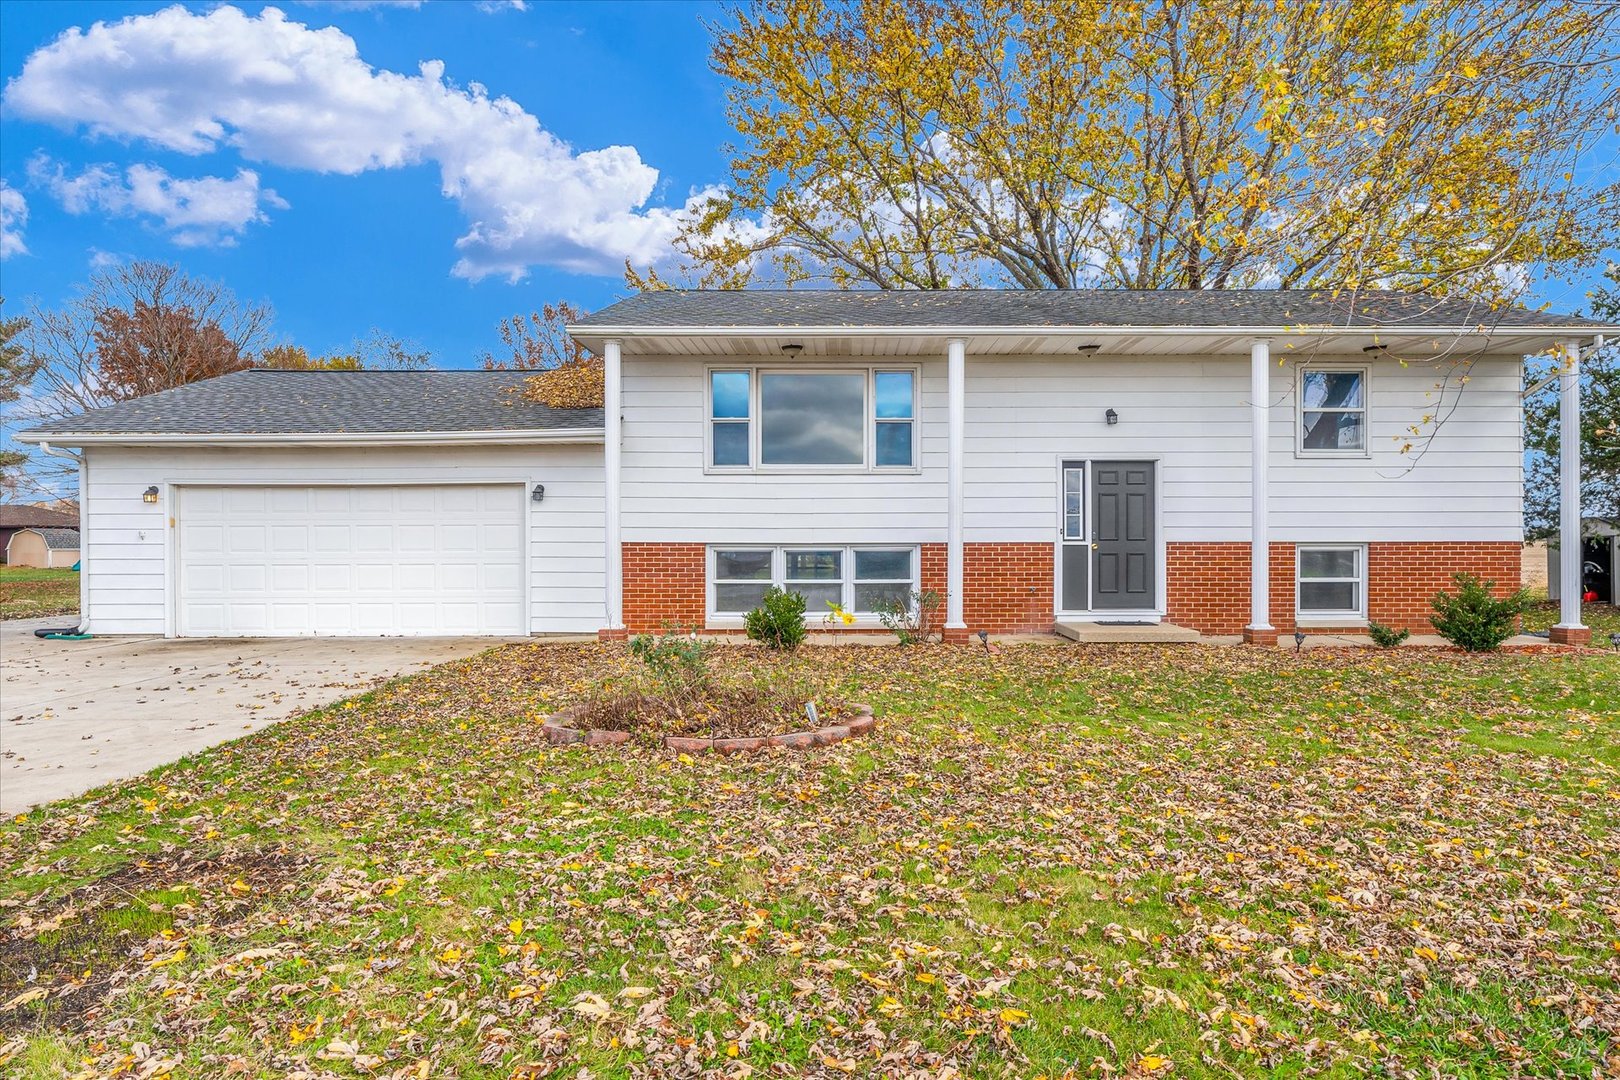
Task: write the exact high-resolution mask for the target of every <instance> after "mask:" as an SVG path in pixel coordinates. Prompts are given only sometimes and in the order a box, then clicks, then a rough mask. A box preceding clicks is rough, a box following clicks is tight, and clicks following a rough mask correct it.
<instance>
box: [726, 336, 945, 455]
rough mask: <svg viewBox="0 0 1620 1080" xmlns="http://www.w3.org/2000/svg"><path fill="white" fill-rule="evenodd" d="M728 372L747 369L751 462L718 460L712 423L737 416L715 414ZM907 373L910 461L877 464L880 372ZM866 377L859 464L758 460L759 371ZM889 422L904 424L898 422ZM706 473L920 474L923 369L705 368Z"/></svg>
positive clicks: (900, 366)
mask: <svg viewBox="0 0 1620 1080" xmlns="http://www.w3.org/2000/svg"><path fill="white" fill-rule="evenodd" d="M724 371H744V372H747V373H748V420H747V424H748V461H749V464H747V465H716V464H714V425H715V424H716V423H727V422H731V423H736V422H738V419H737V418H736V417H724V416H719V417H717V416H715V415H714V374H715V372H724ZM890 371H904V372H907V373H909V374H910V375H911V421H910V423H911V464H910V465H878V464H877V427H878V423H879V421H878V418H877V375H878V373H879V372H890ZM855 374H862V375H865V377H866V387H865V396H864V399H863V401H862V412H863V414H864V416H865V428H864V431H863V447H862V453H863V455H864V457H863V460H862V463H861V464H859V465H766V464H764V463H763V462H762V461H761V460H760V446H761V431H760V429H761V427H762V417H761V415H760V392H761V382H760V376H761V375H855ZM884 422H885V423H897V422H903V421H899V420H893V421H884ZM703 471H704V472H705V473H707V474H710V475H716V476H748V475H756V474H762V475H783V476H795V475H796V476H826V475H844V476H850V475H864V474H867V473H871V474H875V475H878V476H906V475H915V474H917V473H920V472H922V367H921V366H920V365H917V364H839V365H826V366H820V367H806V366H805V365H803V364H710V365H708V366H707V367H706V368H705V369H704V372H703Z"/></svg>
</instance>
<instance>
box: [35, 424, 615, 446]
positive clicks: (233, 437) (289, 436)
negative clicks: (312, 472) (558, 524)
mask: <svg viewBox="0 0 1620 1080" xmlns="http://www.w3.org/2000/svg"><path fill="white" fill-rule="evenodd" d="M15 437H16V439H17V441H18V442H24V443H47V442H48V443H55V444H58V445H61V446H95V445H102V444H108V445H118V446H512V445H524V444H533V443H599V442H601V441H602V429H601V428H559V429H554V430H533V431H388V432H375V431H324V432H322V431H298V432H272V433H266V432H228V433H222V434H213V435H199V434H189V433H187V434H181V433H161V432H159V433H146V434H132V433H119V432H95V431H87V432H56V431H50V432H47V431H23V432H18V433H17V435H16V436H15Z"/></svg>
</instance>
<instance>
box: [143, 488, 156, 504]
mask: <svg viewBox="0 0 1620 1080" xmlns="http://www.w3.org/2000/svg"><path fill="white" fill-rule="evenodd" d="M157 501H158V489H157V485H156V484H153V485H152V486H151V487H149V488H147V489H146V490H145V491H143V492H141V502H143V503H155V502H157Z"/></svg>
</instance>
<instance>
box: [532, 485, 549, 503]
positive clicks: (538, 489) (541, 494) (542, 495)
mask: <svg viewBox="0 0 1620 1080" xmlns="http://www.w3.org/2000/svg"><path fill="white" fill-rule="evenodd" d="M529 498H531V499H533V500H534V501H535V502H545V501H546V485H544V484H536V485H534V490H533V491H531V492H529Z"/></svg>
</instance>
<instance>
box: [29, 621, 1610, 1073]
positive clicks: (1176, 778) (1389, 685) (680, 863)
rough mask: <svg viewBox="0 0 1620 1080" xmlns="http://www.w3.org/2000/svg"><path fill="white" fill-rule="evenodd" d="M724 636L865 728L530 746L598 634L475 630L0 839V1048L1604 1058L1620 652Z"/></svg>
mask: <svg viewBox="0 0 1620 1080" xmlns="http://www.w3.org/2000/svg"><path fill="white" fill-rule="evenodd" d="M721 655H722V658H723V660H722V662H723V663H724V664H726V665H727V667H728V668H731V669H736V668H742V667H762V668H767V669H770V670H775V669H776V668H778V667H781V666H791V667H792V668H794V669H795V672H794V674H795V675H796V676H802V677H805V678H809V679H813V680H815V681H819V682H821V683H823V684H825V685H828V686H830V687H831V686H836V687H842V688H843V692H845V693H847V694H849V695H851V696H858V698H859V699H860V700H867V701H870V702H872V703H873V704H874V706H875V707H876V708H877V711H878V715H879V717H880V725H879V728H878V730H877V731H876V732H875V733H874V734H873V735H871V736H868V737H866V738H863V739H860V740H854V741H851V742H849V743H844V744H840V745H839V746H837V747H833V748H830V749H827V750H822V751H817V752H812V753H793V752H782V751H776V752H771V753H766V754H760V755H752V756H742V757H735V758H708V757H698V758H696V759H695V760H689V761H682V760H681V759H679V758H678V757H676V756H673V755H670V754H666V753H664V752H662V751H660V750H655V749H651V748H648V747H639V746H632V747H629V748H619V749H612V750H590V749H585V748H565V749H557V748H551V747H549V746H547V745H545V744H544V742H543V740H542V739H541V738H540V737H539V724H538V723H537V717H539V716H541V715H543V714H545V713H546V712H549V711H550V710H551V709H553V708H555V707H558V706H560V705H562V704H566V703H568V702H569V701H571V700H573V699H574V698H575V697H577V696H578V694H579V693H580V692H581V690H582V689H583V688H584V687H586V686H588V685H590V684H591V683H592V681H593V680H595V679H597V678H599V677H601V676H602V675H603V674H604V673H613V672H615V671H618V670H621V668H622V667H623V665H625V664H626V663H627V661H626V659H625V657H624V653H623V650H622V648H620V647H615V646H598V645H587V646H575V645H567V646H565V645H543V644H537V645H520V646H509V647H503V648H501V649H497V650H493V651H491V652H489V653H486V654H484V655H483V656H480V657H476V658H473V659H471V660H467V661H462V662H457V663H453V664H449V665H445V666H444V667H441V668H437V669H434V670H433V671H431V672H427V673H424V674H422V675H420V676H417V677H414V678H411V679H407V680H401V681H399V682H395V683H392V684H389V685H387V686H385V687H382V688H380V689H378V690H376V691H373V692H371V693H368V694H365V695H363V696H361V697H359V698H355V699H352V700H350V701H349V702H346V703H342V704H340V705H337V706H333V707H330V708H327V709H324V710H321V711H319V712H316V713H312V714H310V715H308V716H305V717H303V718H301V719H298V720H295V721H290V722H287V723H284V724H280V725H277V726H275V727H272V728H270V729H267V730H265V731H263V732H260V733H257V734H255V735H253V736H251V737H249V738H246V739H243V740H240V741H238V742H235V743H231V744H227V745H225V746H222V747H218V748H216V749H214V750H211V751H208V752H206V753H203V754H199V755H196V756H195V757H193V758H190V759H187V760H186V761H184V762H181V763H179V764H177V765H174V766H171V767H168V768H166V769H161V770H158V771H157V772H155V773H153V774H151V775H149V776H147V777H143V778H139V779H136V780H132V781H128V782H125V783H120V784H115V785H112V786H109V787H107V788H104V789H102V790H100V791H98V792H95V793H92V794H91V795H90V796H87V797H85V798H82V799H77V800H72V801H68V802H64V803H58V804H54V805H52V806H49V807H45V808H42V809H40V810H37V811H35V812H33V813H30V814H28V815H25V816H23V817H21V818H19V819H17V820H16V821H14V822H11V823H9V824H6V825H4V826H3V827H0V868H3V871H4V872H3V873H0V924H3V925H4V927H5V932H6V934H7V936H8V937H9V939H10V942H11V944H9V945H5V946H4V951H0V1007H3V1006H4V1004H5V1002H6V1001H9V1000H12V999H13V998H15V997H16V996H17V995H18V994H20V993H25V992H27V990H28V989H30V988H35V987H43V988H46V989H48V990H49V992H50V994H51V995H52V996H51V998H50V999H49V1000H47V1001H45V1002H43V1003H42V1002H41V1001H38V1000H35V1001H26V1002H24V1003H22V1004H19V1005H17V1006H15V1007H13V1008H11V1009H10V1010H9V1011H7V1012H0V1071H4V1070H6V1069H9V1070H12V1071H18V1072H19V1075H24V1076H42V1077H51V1076H64V1077H65V1076H70V1075H76V1074H79V1073H81V1072H83V1071H84V1070H89V1071H88V1072H87V1073H86V1075H107V1074H111V1073H113V1072H114V1071H115V1070H117V1069H119V1068H122V1067H126V1066H127V1063H128V1061H129V1058H130V1055H131V1054H134V1053H136V1052H137V1051H136V1050H135V1046H136V1044H142V1046H143V1047H144V1050H142V1051H140V1052H141V1053H145V1054H146V1055H148V1057H149V1059H150V1058H151V1057H158V1058H163V1059H165V1060H174V1061H176V1062H180V1063H181V1064H180V1065H179V1066H177V1068H176V1071H175V1075H227V1074H232V1075H236V1074H239V1075H244V1076H281V1075H286V1074H287V1073H288V1072H291V1071H298V1070H300V1069H302V1070H306V1071H310V1072H319V1071H320V1070H323V1069H324V1070H330V1071H331V1072H333V1073H335V1074H337V1075H361V1074H365V1073H368V1072H369V1073H372V1074H377V1073H385V1074H392V1075H417V1071H418V1070H421V1071H422V1074H423V1075H430V1076H450V1075H456V1076H468V1077H508V1076H513V1075H518V1076H525V1075H530V1073H529V1072H527V1071H525V1067H526V1066H530V1065H532V1066H535V1071H534V1073H533V1074H534V1075H543V1074H545V1073H548V1072H553V1071H554V1072H556V1073H557V1074H558V1075H570V1076H572V1075H575V1074H577V1073H579V1072H580V1070H581V1069H585V1070H589V1071H590V1072H591V1073H593V1074H594V1075H597V1076H612V1075H622V1074H625V1073H628V1072H631V1071H640V1072H642V1073H644V1074H648V1075H665V1074H671V1073H676V1072H695V1071H702V1070H712V1071H713V1072H714V1074H715V1075H720V1076H728V1075H738V1074H740V1073H741V1071H742V1070H741V1067H742V1066H747V1067H748V1068H749V1069H752V1070H754V1071H755V1072H756V1073H765V1072H769V1071H771V1070H773V1069H774V1070H781V1071H784V1072H786V1073H789V1074H792V1075H829V1076H834V1075H846V1074H849V1073H855V1074H860V1075H874V1076H875V1075H885V1076H887V1075H920V1074H927V1075H937V1074H938V1073H940V1072H941V1071H942V1070H943V1069H945V1068H946V1067H947V1066H948V1067H951V1068H954V1069H956V1070H957V1071H958V1072H959V1073H960V1074H961V1075H966V1076H980V1075H998V1076H999V1075H1004V1074H1005V1075H1015V1076H1037V1075H1045V1076H1048V1077H1057V1076H1063V1075H1069V1074H1072V1075H1076V1076H1080V1075H1092V1074H1093V1072H1094V1069H1100V1066H1099V1065H1098V1063H1099V1062H1100V1065H1101V1066H1106V1068H1107V1069H1108V1070H1113V1071H1116V1072H1117V1073H1119V1074H1121V1075H1174V1076H1178V1077H1179V1076H1223V1077H1224V1076H1231V1075H1233V1074H1237V1075H1245V1076H1249V1075H1252V1076H1262V1075H1271V1074H1273V1073H1276V1074H1279V1075H1283V1076H1300V1075H1323V1074H1325V1075H1330V1076H1337V1075H1344V1076H1351V1075H1360V1074H1363V1073H1366V1072H1380V1073H1391V1074H1404V1073H1407V1072H1412V1073H1416V1074H1421V1075H1445V1076H1480V1077H1483V1076H1497V1075H1502V1074H1504V1073H1507V1072H1509V1071H1516V1072H1517V1073H1519V1074H1522V1075H1550V1074H1555V1073H1559V1072H1562V1073H1564V1074H1568V1075H1584V1076H1591V1075H1594V1074H1595V1073H1596V1072H1597V1071H1598V1070H1599V1069H1600V1068H1603V1067H1604V1066H1602V1064H1601V1063H1602V1062H1603V1061H1604V1059H1605V1057H1606V1056H1607V1055H1612V1054H1613V1053H1614V1052H1615V1042H1616V1035H1617V1032H1616V1021H1615V1015H1616V1014H1615V1010H1614V1007H1613V1006H1614V1002H1615V1001H1616V1000H1617V996H1620V987H1617V986H1616V974H1615V972H1616V967H1615V963H1616V956H1617V954H1620V946H1617V945H1616V942H1620V929H1617V927H1616V924H1615V918H1616V911H1617V910H1620V902H1617V896H1616V892H1615V886H1614V867H1615V866H1616V865H1617V864H1620V844H1617V841H1616V835H1617V832H1616V829H1615V825H1616V817H1617V816H1620V779H1617V776H1616V772H1617V770H1620V738H1617V735H1620V657H1612V656H1606V655H1601V654H1596V653H1585V654H1577V653H1508V654H1498V655H1489V656H1466V655H1461V654H1457V653H1453V652H1441V651H1433V650H1412V649H1406V650H1399V651H1394V652H1370V651H1358V652H1336V651H1331V650H1316V651H1308V652H1306V653H1304V654H1301V655H1294V654H1292V653H1289V652H1286V651H1281V650H1275V651H1274V650H1258V649H1236V648H1226V649H1218V648H1204V647H1183V648H1169V647H1154V646H1140V647H1138V646H1117V647H1103V646H1092V647H1083V646H1027V647H1014V648H1008V649H1005V650H1004V651H1003V652H1002V653H1001V654H1000V655H998V656H995V657H990V656H987V655H985V653H984V652H983V651H982V650H978V649H969V648H929V649H917V650H900V649H872V648H848V649H823V648H816V649H810V650H806V651H805V652H804V653H802V654H801V655H800V656H799V657H798V658H797V659H794V660H790V661H780V660H773V659H771V658H769V657H766V656H763V655H761V654H759V653H758V652H756V651H755V650H752V649H743V648H738V649H735V650H728V651H725V652H723V653H722V654H721ZM829 692H832V691H829ZM30 966H31V967H35V968H37V970H38V978H37V980H35V981H33V982H29V981H27V979H26V969H27V968H28V967H30ZM75 987H77V989H74V988H75ZM114 990H116V992H113V991H114ZM52 1002H66V1003H72V1004H71V1007H69V1006H68V1005H57V1006H56V1011H55V1012H47V1011H46V1009H47V1007H48V1006H50V1005H51V1003H52ZM64 1010H65V1011H64ZM8 1039H9V1041H7V1040H8ZM357 1054H358V1055H359V1056H358V1057H356V1056H355V1055H357ZM154 1071H155V1067H154Z"/></svg>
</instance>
